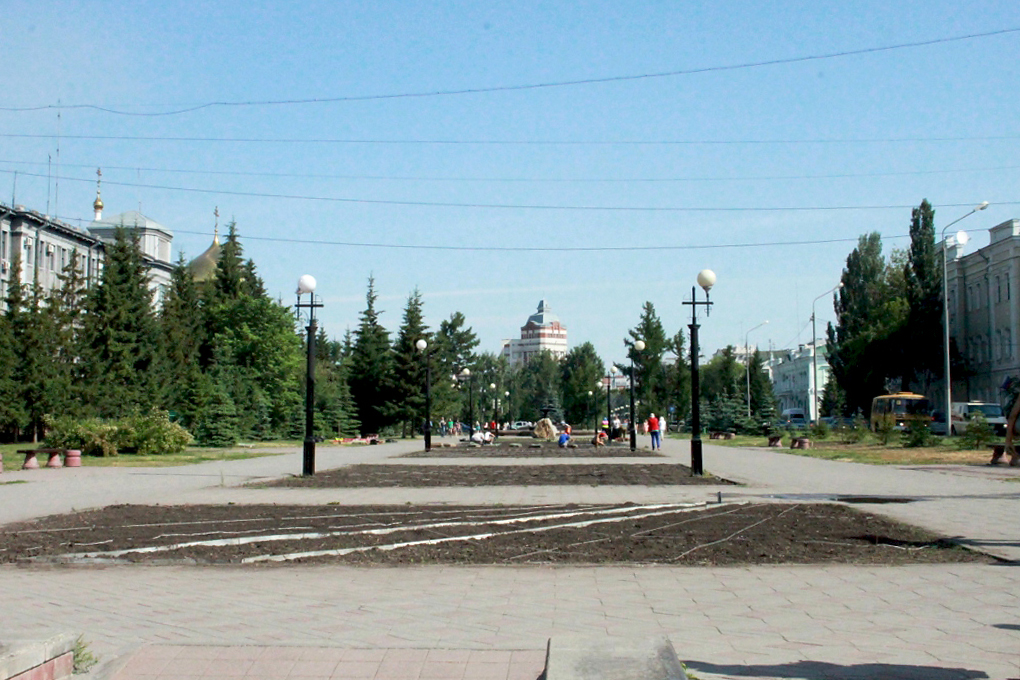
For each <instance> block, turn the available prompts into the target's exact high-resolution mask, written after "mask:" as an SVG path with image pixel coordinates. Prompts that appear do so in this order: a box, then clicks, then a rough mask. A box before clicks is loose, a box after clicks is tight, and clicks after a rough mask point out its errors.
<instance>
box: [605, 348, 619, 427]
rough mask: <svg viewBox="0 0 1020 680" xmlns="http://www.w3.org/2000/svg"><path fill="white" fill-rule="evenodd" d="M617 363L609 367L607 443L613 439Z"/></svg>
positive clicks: (607, 384)
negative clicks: (614, 380) (614, 384)
mask: <svg viewBox="0 0 1020 680" xmlns="http://www.w3.org/2000/svg"><path fill="white" fill-rule="evenodd" d="M617 370H618V369H617V368H616V364H613V365H612V366H610V367H609V376H608V380H609V382H608V383H606V444H607V445H608V444H609V443H610V442H612V441H613V377H614V376H615V375H616V373H617Z"/></svg>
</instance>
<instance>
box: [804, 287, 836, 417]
mask: <svg viewBox="0 0 1020 680" xmlns="http://www.w3.org/2000/svg"><path fill="white" fill-rule="evenodd" d="M842 287H843V282H842V281H840V282H839V283H837V284H836V286H835V288H830V289H829V290H827V291H825V292H824V293H822V294H821V295H819V296H818V297H816V298H815V299H814V300H812V301H811V373H812V375H811V383H812V384H813V385H814V393H813V394H812V395H811V405H812V406H813V407H814V415H813V416H812V415H811V414H810V413H809V414H808V415H809V416H811V418H809V419H813V420H815V421H816V422H817V421H818V419H819V418H820V417H821V414H820V413H819V412H818V331H817V330H815V303H816V302H818V301H819V300H821V299H822V298H823V297H825V296H826V295H830V294H832V293H835V292H836V291H837V290H839V289H840V288H842Z"/></svg>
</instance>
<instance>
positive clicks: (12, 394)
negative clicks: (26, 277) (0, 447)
mask: <svg viewBox="0 0 1020 680" xmlns="http://www.w3.org/2000/svg"><path fill="white" fill-rule="evenodd" d="M11 280H12V281H13V280H15V279H13V278H12V279H11ZM17 365H18V359H17V354H16V353H15V351H14V334H13V333H12V332H11V324H10V321H9V320H8V319H7V315H6V314H5V315H3V316H0V438H3V439H7V438H11V439H14V437H15V434H16V433H17V430H18V428H19V425H20V423H21V422H22V421H23V419H24V416H25V414H24V410H23V409H22V404H21V397H20V395H19V394H18V382H17V379H16V377H15V369H16V367H17Z"/></svg>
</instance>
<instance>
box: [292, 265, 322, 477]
mask: <svg viewBox="0 0 1020 680" xmlns="http://www.w3.org/2000/svg"><path fill="white" fill-rule="evenodd" d="M305 294H307V295H308V302H301V296H302V295H305ZM295 307H297V309H298V313H300V311H301V310H302V309H307V310H308V326H307V328H306V329H305V330H307V331H308V343H307V344H308V361H307V375H306V376H305V443H304V459H303V464H302V470H301V474H302V475H305V476H311V475H314V474H315V434H314V429H315V334H316V332H317V330H318V329H317V327H316V324H315V310H316V308H317V307H322V303H321V302H316V300H315V277H313V276H311V275H309V274H305V275H304V276H302V277H301V278H300V279H298V287H297V304H296V305H295Z"/></svg>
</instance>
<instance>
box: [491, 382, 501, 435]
mask: <svg viewBox="0 0 1020 680" xmlns="http://www.w3.org/2000/svg"><path fill="white" fill-rule="evenodd" d="M489 389H490V390H492V423H493V425H495V426H496V427H494V428H493V430H495V429H497V428H498V427H499V425H498V421H499V396H497V393H496V383H489ZM493 434H496V433H495V432H493Z"/></svg>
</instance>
